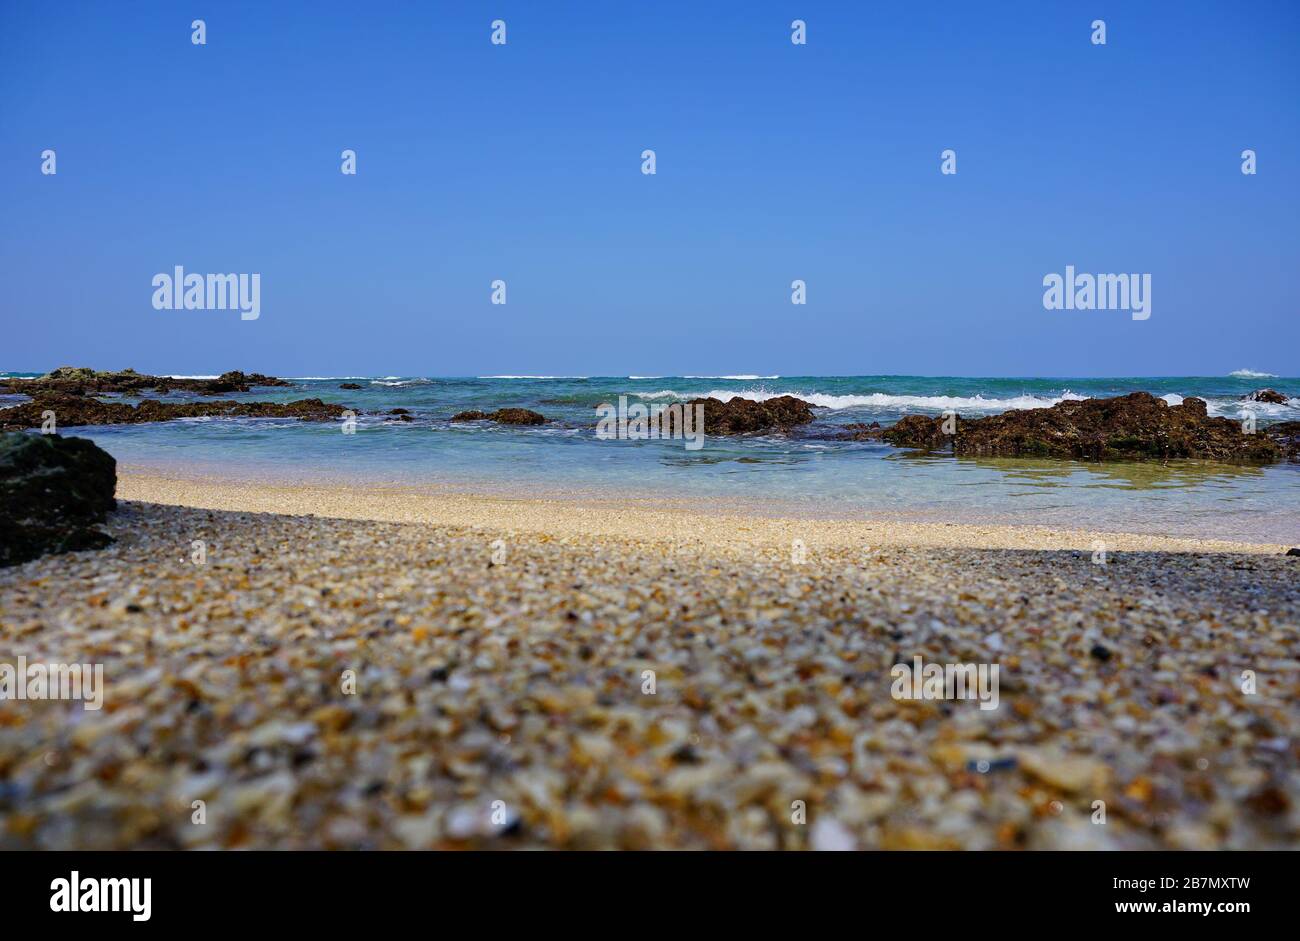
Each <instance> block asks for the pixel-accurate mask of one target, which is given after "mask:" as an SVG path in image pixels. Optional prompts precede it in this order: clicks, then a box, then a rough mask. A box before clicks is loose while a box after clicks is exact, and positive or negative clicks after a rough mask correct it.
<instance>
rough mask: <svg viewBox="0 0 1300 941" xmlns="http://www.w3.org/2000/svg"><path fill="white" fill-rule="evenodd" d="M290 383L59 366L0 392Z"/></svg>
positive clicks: (239, 375)
mask: <svg viewBox="0 0 1300 941" xmlns="http://www.w3.org/2000/svg"><path fill="white" fill-rule="evenodd" d="M291 384H292V383H289V382H286V381H285V380H283V379H277V378H275V377H274V376H264V375H262V374H261V373H243V372H239V371H238V370H232V371H231V372H225V373H222V374H221V375H220V376H218V377H217V378H216V379H173V378H172V377H170V376H147V375H145V374H144V373H138V372H136V371H135V370H134V369H123V370H120V371H118V372H98V371H96V370H94V369H88V368H86V367H84V366H60V367H59V368H58V369H56V370H54V371H53V372H48V373H46V374H45V375H44V376H40V377H39V378H36V379H0V392H10V393H18V394H21V395H31V396H35V395H36V394H38V393H41V392H60V393H63V394H65V395H106V394H111V393H119V394H127V395H134V394H137V393H140V392H144V391H145V390H146V389H152V390H154V391H155V392H157V393H165V392H171V391H175V390H180V391H182V392H198V393H200V394H201V395H220V394H223V393H225V394H228V393H231V392H248V391H249V390H251V389H252V388H253V387H254V386H288V385H291Z"/></svg>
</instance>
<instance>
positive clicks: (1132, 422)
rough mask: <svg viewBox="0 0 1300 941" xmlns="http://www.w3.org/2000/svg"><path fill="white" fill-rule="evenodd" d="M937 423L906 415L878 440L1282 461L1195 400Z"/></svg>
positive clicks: (1115, 403) (984, 453) (1135, 396)
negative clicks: (949, 425) (948, 428)
mask: <svg viewBox="0 0 1300 941" xmlns="http://www.w3.org/2000/svg"><path fill="white" fill-rule="evenodd" d="M943 421H944V420H943V419H942V418H928V417H926V416H922V415H909V416H907V417H906V418H904V419H902V420H901V421H899V422H898V423H897V424H896V425H894V426H893V427H892V428H889V429H887V430H886V431H885V433H884V435H883V437H884V439H885V440H886V441H888V442H889V443H890V444H893V445H895V446H897V447H906V448H926V449H937V448H940V447H944V446H946V445H948V444H951V445H952V450H953V453H954V454H957V455H962V456H975V457H1060V458H1073V459H1075V460H1086V461H1114V460H1128V461H1132V460H1167V459H1169V458H1199V459H1202V460H1214V461H1225V462H1234V463H1269V462H1272V461H1276V460H1279V459H1280V458H1281V457H1282V456H1283V448H1282V447H1280V446H1279V444H1278V442H1277V441H1276V440H1274V438H1273V437H1272V436H1270V435H1268V434H1263V433H1261V434H1246V433H1245V432H1244V431H1243V430H1242V427H1241V424H1240V423H1239V422H1236V421H1233V420H1232V419H1228V418H1210V417H1208V416H1207V414H1206V405H1205V402H1204V400H1202V399H1197V398H1188V399H1185V400H1184V401H1183V402H1182V403H1181V404H1179V405H1170V404H1169V403H1168V402H1166V401H1165V400H1164V399H1160V398H1156V397H1155V396H1153V395H1151V394H1150V393H1147V392H1133V393H1131V394H1129V395H1121V396H1115V397H1113V398H1104V399H1083V400H1079V401H1067V402H1060V403H1058V404H1056V405H1053V406H1052V407H1051V408H1038V409H1024V410H1013V411H1009V412H1003V413H1002V414H1000V415H988V416H986V417H984V418H975V419H958V420H957V422H956V423H955V427H954V432H955V433H954V434H951V435H949V434H945V433H944V431H943Z"/></svg>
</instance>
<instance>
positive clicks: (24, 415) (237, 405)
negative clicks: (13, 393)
mask: <svg viewBox="0 0 1300 941" xmlns="http://www.w3.org/2000/svg"><path fill="white" fill-rule="evenodd" d="M346 410H347V409H346V407H345V406H342V405H336V404H334V403H332V402H322V401H321V400H320V399H299V400H298V401H296V402H234V401H230V400H222V401H218V402H160V401H158V400H157V399H145V400H144V401H143V402H141V403H140V404H139V405H128V404H127V403H125V402H101V401H100V400H99V399H95V398H91V397H89V396H81V395H68V394H59V393H45V394H42V395H39V396H37V397H36V398H35V399H33V400H32V401H30V402H23V403H22V404H21V405H15V406H13V407H12V408H6V409H0V430H5V431H16V430H19V429H22V428H40V427H41V426H42V424H43V423H44V421H45V413H46V412H53V413H54V420H55V427H56V428H58V427H77V426H80V425H138V424H142V423H144V422H156V421H171V420H173V419H176V418H239V417H249V418H299V419H302V420H304V421H329V420H331V419H335V418H339V417H341V416H342V415H343V413H344V412H345V411H346Z"/></svg>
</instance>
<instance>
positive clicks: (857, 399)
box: [631, 388, 1087, 412]
mask: <svg viewBox="0 0 1300 941" xmlns="http://www.w3.org/2000/svg"><path fill="white" fill-rule="evenodd" d="M631 394H632V395H637V396H640V397H641V398H643V399H694V398H711V399H721V400H722V401H724V402H729V401H731V400H732V399H733V398H742V399H749V400H751V401H754V402H765V401H767V400H768V399H774V398H777V397H778V396H782V395H793V396H794V397H795V398H797V399H803V401H805V402H807V403H808V404H810V405H819V406H822V407H823V408H830V409H843V408H877V409H888V410H891V411H906V410H909V409H930V410H933V411H939V412H941V411H945V410H947V409H954V410H957V411H962V410H965V411H970V412H1005V411H1008V410H1010V409H1030V408H1048V407H1050V406H1052V405H1056V404H1057V403H1059V402H1065V401H1080V400H1082V399H1085V398H1087V396H1084V395H1076V394H1075V393H1073V392H1070V391H1068V390H1067V391H1065V392H1064V393H1062V394H1061V395H1060V396H1058V397H1054V398H1044V397H1040V396H1036V395H1019V396H1016V397H1014V398H1009V399H989V398H985V397H984V396H982V395H976V396H973V397H970V396H955V395H886V394H885V393H883V392H873V393H871V394H869V395H827V394H825V393H822V392H794V391H780V392H774V391H772V390H770V389H763V388H759V389H741V390H739V391H736V390H734V389H713V390H711V391H709V392H703V393H701V392H690V393H682V392H677V391H674V390H672V389H664V390H662V391H659V392H634V393H631Z"/></svg>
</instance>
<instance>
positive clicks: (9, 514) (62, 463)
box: [0, 433, 117, 566]
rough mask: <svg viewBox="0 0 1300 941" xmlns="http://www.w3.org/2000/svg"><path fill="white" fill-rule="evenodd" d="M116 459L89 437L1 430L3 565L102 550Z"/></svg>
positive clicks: (0, 562) (0, 543) (0, 533)
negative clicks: (100, 526) (101, 525)
mask: <svg viewBox="0 0 1300 941" xmlns="http://www.w3.org/2000/svg"><path fill="white" fill-rule="evenodd" d="M116 488H117V462H116V461H114V460H113V458H112V456H111V455H110V454H108V452H106V451H104V450H102V449H101V448H99V447H98V446H96V445H95V443H94V442H93V441H90V440H89V439H87V438H63V437H60V436H59V435H33V434H22V433H10V434H0V566H6V565H17V564H19V563H20V562H26V561H28V560H29V559H35V558H36V557H38V556H41V555H44V554H45V553H47V552H72V551H76V550H79V549H102V548H103V547H104V546H106V545H108V544H109V543H110V542H112V541H113V540H112V537H110V536H109V535H108V534H107V533H103V532H101V531H100V530H98V529H96V528H95V527H96V525H97V524H99V523H102V522H104V520H105V518H106V517H107V515H108V513H109V512H110V511H111V510H113V509H114V507H115V503H114V499H113V491H114V490H115V489H116Z"/></svg>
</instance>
